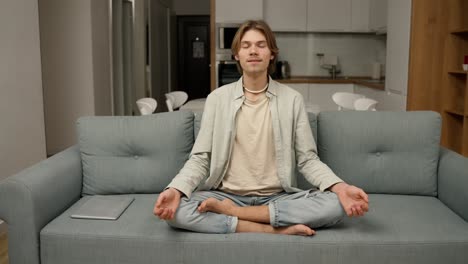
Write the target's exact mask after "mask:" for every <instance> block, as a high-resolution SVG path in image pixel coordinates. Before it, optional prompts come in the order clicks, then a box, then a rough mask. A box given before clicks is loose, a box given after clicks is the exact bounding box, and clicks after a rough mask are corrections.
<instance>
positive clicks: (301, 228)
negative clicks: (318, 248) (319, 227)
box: [274, 224, 315, 236]
mask: <svg viewBox="0 0 468 264" xmlns="http://www.w3.org/2000/svg"><path fill="white" fill-rule="evenodd" d="M274 230H275V233H278V234H283V235H297V236H312V235H315V231H314V230H313V229H311V228H310V227H308V226H306V225H300V224H298V225H292V226H286V227H277V228H274Z"/></svg>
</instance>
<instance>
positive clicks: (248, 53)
mask: <svg viewBox="0 0 468 264" xmlns="http://www.w3.org/2000/svg"><path fill="white" fill-rule="evenodd" d="M234 57H235V58H236V60H238V61H239V63H240V65H241V67H242V70H243V71H244V74H256V75H258V74H266V73H267V72H268V65H269V64H270V60H272V59H273V55H271V51H270V48H269V47H268V44H267V42H266V38H265V36H264V35H263V34H262V33H261V32H260V31H258V30H255V29H251V30H249V31H247V32H245V34H244V36H242V39H241V45H240V49H239V51H238V52H237V55H236V56H234Z"/></svg>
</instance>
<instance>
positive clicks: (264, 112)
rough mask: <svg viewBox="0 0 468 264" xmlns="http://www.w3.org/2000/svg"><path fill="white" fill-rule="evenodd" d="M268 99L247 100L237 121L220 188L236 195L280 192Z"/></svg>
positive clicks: (262, 194)
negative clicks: (226, 167) (230, 152)
mask: <svg viewBox="0 0 468 264" xmlns="http://www.w3.org/2000/svg"><path fill="white" fill-rule="evenodd" d="M269 103H270V102H269V98H268V97H267V96H266V95H265V94H263V96H261V97H259V98H258V99H257V100H256V101H255V102H253V101H249V100H248V99H246V100H245V101H244V103H243V104H242V106H241V108H240V109H239V112H238V113H237V119H236V128H237V130H236V137H235V139H234V144H233V149H232V155H231V160H230V162H229V167H228V170H227V172H226V175H225V177H224V178H223V180H222V183H221V185H220V187H219V189H220V190H221V191H224V192H228V193H233V194H237V195H254V196H268V195H273V194H276V193H279V192H281V191H283V187H281V183H280V181H279V178H278V174H277V169H276V153H275V145H274V141H273V140H274V139H273V128H272V123H271V113H270V107H269Z"/></svg>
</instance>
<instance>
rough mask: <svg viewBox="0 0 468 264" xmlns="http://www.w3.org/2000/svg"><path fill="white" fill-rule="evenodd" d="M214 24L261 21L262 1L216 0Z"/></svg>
mask: <svg viewBox="0 0 468 264" xmlns="http://www.w3.org/2000/svg"><path fill="white" fill-rule="evenodd" d="M215 6H216V7H215V9H216V13H215V16H216V23H242V22H244V21H245V20H248V19H263V0H236V1H232V0H216V3H215Z"/></svg>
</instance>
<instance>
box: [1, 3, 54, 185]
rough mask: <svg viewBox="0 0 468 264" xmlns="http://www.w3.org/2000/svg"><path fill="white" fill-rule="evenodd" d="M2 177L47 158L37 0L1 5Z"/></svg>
mask: <svg viewBox="0 0 468 264" xmlns="http://www.w3.org/2000/svg"><path fill="white" fill-rule="evenodd" d="M0 35H1V36H2V37H1V40H0V58H1V59H0V180H1V179H3V178H6V177H8V176H10V175H12V174H14V173H16V172H18V171H19V170H21V169H23V168H26V167H28V166H30V165H32V164H34V163H36V162H38V161H40V160H42V159H44V158H45V157H46V151H45V133H44V112H43V102H42V98H43V95H42V80H41V55H40V48H39V24H38V5H37V1H29V0H6V1H2V6H1V8H0Z"/></svg>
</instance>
